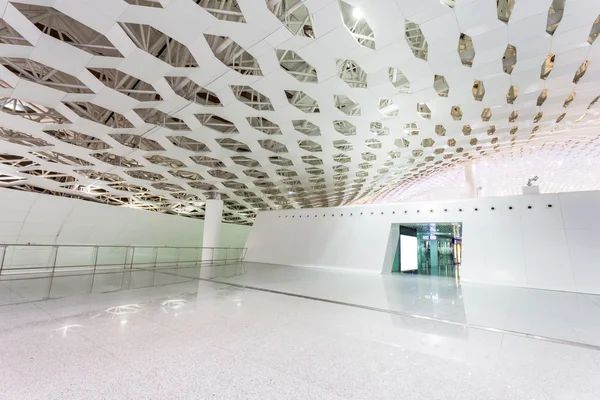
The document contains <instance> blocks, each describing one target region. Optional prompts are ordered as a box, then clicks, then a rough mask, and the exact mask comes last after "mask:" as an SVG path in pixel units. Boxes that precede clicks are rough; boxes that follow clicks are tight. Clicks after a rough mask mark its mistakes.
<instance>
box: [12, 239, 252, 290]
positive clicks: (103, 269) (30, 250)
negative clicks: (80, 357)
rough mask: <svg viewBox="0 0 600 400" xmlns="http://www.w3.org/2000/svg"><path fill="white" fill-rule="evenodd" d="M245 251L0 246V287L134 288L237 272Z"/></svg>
mask: <svg viewBox="0 0 600 400" xmlns="http://www.w3.org/2000/svg"><path fill="white" fill-rule="evenodd" d="M245 255H246V249H245V248H241V247H239V248H238V247H185V246H182V247H168V246H105V245H95V246H94V245H43V244H0V285H3V286H5V287H7V288H8V289H9V290H10V291H11V292H13V293H15V296H20V297H25V298H26V299H27V300H31V299H50V298H56V297H65V296H68V295H70V294H89V293H98V292H110V291H118V290H125V289H136V288H142V287H150V286H156V285H167V284H173V283H181V282H184V281H189V280H193V279H195V278H199V277H202V278H215V277H223V276H232V275H238V274H240V273H243V272H244V271H245V270H244V267H243V265H242V261H243V260H244V257H245ZM71 292H73V293H71Z"/></svg>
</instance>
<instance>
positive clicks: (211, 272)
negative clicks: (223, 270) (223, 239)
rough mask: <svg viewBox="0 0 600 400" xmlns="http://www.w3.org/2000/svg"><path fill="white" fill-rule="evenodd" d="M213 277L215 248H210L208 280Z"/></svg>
mask: <svg viewBox="0 0 600 400" xmlns="http://www.w3.org/2000/svg"><path fill="white" fill-rule="evenodd" d="M214 277H215V248H214V247H211V248H210V279H212V278H214Z"/></svg>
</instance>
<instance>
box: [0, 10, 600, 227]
mask: <svg viewBox="0 0 600 400" xmlns="http://www.w3.org/2000/svg"><path fill="white" fill-rule="evenodd" d="M0 10H2V25H1V26H0V28H1V29H0V41H1V42H2V43H3V44H1V45H0V57H1V58H0V64H2V67H0V79H1V82H0V83H1V86H2V87H1V88H0V91H1V92H2V95H1V96H0V97H1V101H0V107H2V108H1V111H2V112H1V113H0V127H1V128H0V139H2V141H1V142H0V152H1V153H2V154H0V184H1V185H2V186H5V187H12V188H18V189H22V190H31V191H42V192H48V193H53V194H57V195H66V196H76V197H81V198H87V199H91V200H95V201H100V202H105V203H108V204H114V205H123V206H130V207H136V208H144V209H149V210H154V211H158V212H167V213H173V214H179V215H184V216H190V217H202V216H203V206H204V201H205V200H206V198H211V197H214V196H221V198H223V199H224V200H225V210H226V211H225V213H224V220H225V221H228V222H236V223H251V221H252V220H253V217H254V215H255V212H256V210H264V209H270V208H282V207H283V208H297V207H322V206H337V205H340V204H349V203H353V202H365V201H377V200H380V199H384V200H385V199H387V200H389V199H394V198H406V197H407V196H405V195H402V193H410V191H411V190H412V191H413V192H414V191H415V190H417V189H418V188H419V187H426V186H427V185H426V184H427V182H436V180H435V179H436V177H439V178H437V179H442V180H443V179H446V178H447V177H448V176H450V175H451V174H452V173H454V172H450V175H449V171H455V169H456V168H457V167H460V165H461V164H462V163H464V162H465V161H467V160H485V161H486V162H488V164H487V165H488V166H489V165H492V167H493V166H494V165H498V168H502V167H501V166H502V165H503V164H502V162H506V160H507V159H510V160H513V161H514V160H515V159H516V160H517V162H521V161H522V162H527V157H531V156H535V157H539V155H538V154H537V153H536V152H535V151H534V150H535V148H536V147H537V148H538V149H541V151H542V153H540V154H543V156H544V157H547V158H549V159H552V157H570V158H571V161H570V162H571V163H577V160H578V158H579V153H580V151H583V152H585V155H586V158H587V159H588V164H589V158H590V157H595V156H597V155H598V147H597V146H598V144H597V141H596V139H597V136H598V133H597V128H596V127H597V123H598V107H599V106H598V105H596V101H597V99H598V96H599V95H600V92H599V87H600V86H599V82H600V74H599V70H600V47H599V46H600V45H599V44H598V43H595V40H596V37H597V36H598V33H599V32H600V17H599V14H600V2H597V1H589V0H566V1H565V0H527V1H518V0H517V1H514V0H497V1H494V0H456V1H453V0H441V1H440V0H419V1H414V0H344V1H340V0H305V1H300V0H266V1H265V0H239V1H234V0H155V1H153V0H55V1H53V0H19V1H7V0H0ZM582 143H584V144H585V146H582ZM498 160H504V161H498ZM489 163H491V164H489ZM512 165H514V163H513V164H512ZM492 167H490V168H492ZM581 167H582V168H584V167H585V163H584V162H583V161H582V162H581ZM575 168H576V167H575ZM454 174H455V173H454ZM455 175H456V174H455ZM432 179H433V181H432ZM450 181H451V180H450ZM424 184H425V186H423V185H424ZM419 185H420V186H419ZM417 194H418V193H417ZM394 196H395V197H394Z"/></svg>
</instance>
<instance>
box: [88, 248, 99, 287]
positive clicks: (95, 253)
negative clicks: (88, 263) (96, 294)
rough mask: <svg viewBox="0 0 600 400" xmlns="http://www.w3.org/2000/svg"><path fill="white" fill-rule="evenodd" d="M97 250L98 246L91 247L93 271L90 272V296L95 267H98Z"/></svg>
mask: <svg viewBox="0 0 600 400" xmlns="http://www.w3.org/2000/svg"><path fill="white" fill-rule="evenodd" d="M98 250H99V246H94V247H93V252H92V260H93V261H94V271H92V282H91V283H90V292H89V293H90V294H91V293H92V290H93V289H94V279H95V278H96V267H97V266H98Z"/></svg>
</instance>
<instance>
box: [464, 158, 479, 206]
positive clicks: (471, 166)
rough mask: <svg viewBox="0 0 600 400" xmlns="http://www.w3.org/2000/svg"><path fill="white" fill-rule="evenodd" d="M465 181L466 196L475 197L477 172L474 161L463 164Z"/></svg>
mask: <svg viewBox="0 0 600 400" xmlns="http://www.w3.org/2000/svg"><path fill="white" fill-rule="evenodd" d="M465 182H466V185H467V197H477V174H476V171H475V163H473V162H472V161H471V162H468V163H466V164H465Z"/></svg>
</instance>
